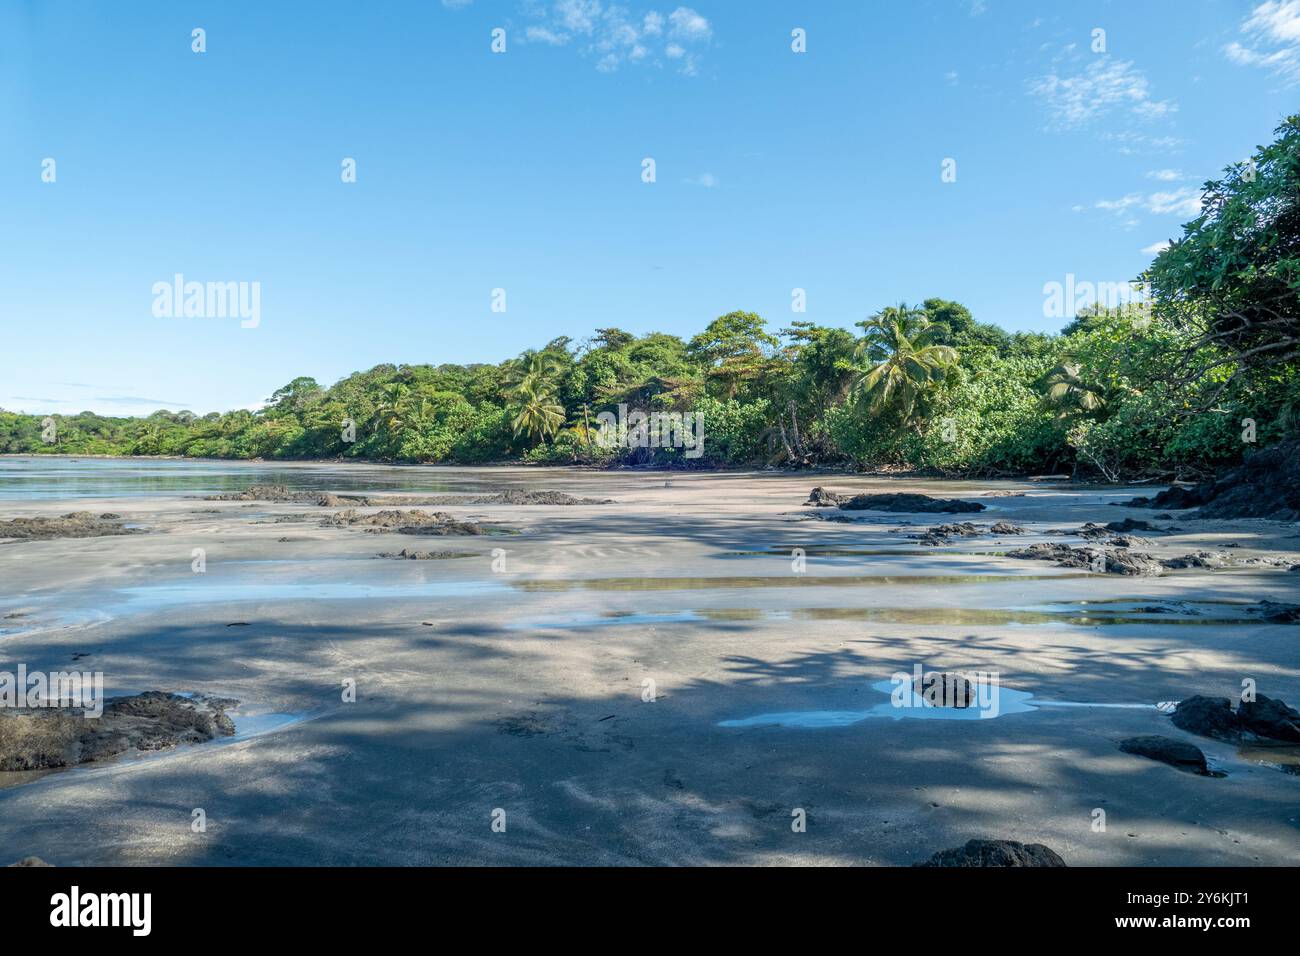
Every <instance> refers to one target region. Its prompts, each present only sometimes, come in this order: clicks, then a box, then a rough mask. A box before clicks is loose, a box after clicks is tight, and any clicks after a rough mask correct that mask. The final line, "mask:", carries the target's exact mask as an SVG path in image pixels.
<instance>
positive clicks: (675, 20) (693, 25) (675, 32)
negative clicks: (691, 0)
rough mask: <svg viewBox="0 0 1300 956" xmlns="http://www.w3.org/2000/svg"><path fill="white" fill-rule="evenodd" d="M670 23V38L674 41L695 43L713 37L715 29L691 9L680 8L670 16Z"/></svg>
mask: <svg viewBox="0 0 1300 956" xmlns="http://www.w3.org/2000/svg"><path fill="white" fill-rule="evenodd" d="M668 23H669V25H670V26H671V29H670V30H669V31H668V33H669V36H671V37H672V38H673V39H674V40H686V41H688V42H692V43H693V42H698V41H700V40H707V39H709V37H711V36H713V27H711V26H710V25H709V21H708V20H706V19H704V17H702V16H700V15H699V14H698V13H696V12H695V11H694V10H692V9H691V8H690V7H678V8H677V9H676V10H674V11H673V12H672V13H670V14H668Z"/></svg>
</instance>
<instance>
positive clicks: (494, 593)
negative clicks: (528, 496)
mask: <svg viewBox="0 0 1300 956" xmlns="http://www.w3.org/2000/svg"><path fill="white" fill-rule="evenodd" d="M248 467H249V468H250V469H251V468H254V467H256V468H258V469H260V472H266V471H267V470H268V469H272V470H277V471H278V472H279V473H291V472H293V471H294V470H295V468H301V469H307V468H311V469H314V470H313V471H312V474H313V480H314V481H317V482H320V483H322V484H323V485H324V486H328V484H329V482H328V475H325V476H323V477H322V473H321V468H322V466H319V465H315V466H266V465H258V466H252V465H250V466H248ZM337 470H338V473H339V475H340V482H339V487H340V488H346V489H347V490H358V491H374V492H378V493H380V494H382V493H384V492H385V491H391V490H393V488H395V487H399V483H398V482H390V481H383V482H379V481H376V482H375V483H374V485H373V486H372V487H369V488H367V487H366V482H365V481H364V480H363V478H364V476H365V475H371V476H374V475H379V474H381V473H382V472H384V469H379V468H367V469H365V470H364V471H359V470H356V469H355V468H353V467H352V466H338V469H337ZM392 471H393V472H395V473H397V474H399V475H400V490H401V492H402V493H403V494H408V495H409V494H412V493H415V492H417V491H418V486H419V484H420V482H421V481H424V480H426V479H427V487H428V489H429V490H430V493H445V492H446V491H447V490H448V489H451V490H454V491H457V492H461V491H465V492H472V493H478V492H482V491H484V490H504V489H508V488H510V489H523V490H550V491H560V492H565V493H568V494H571V495H575V496H581V497H596V498H612V499H614V501H615V503H614V504H609V505H582V506H550V505H539V506H521V505H496V504H470V505H463V506H461V505H439V506H438V509H437V510H439V511H446V512H449V513H450V514H452V515H453V516H455V517H456V518H457V519H459V520H465V521H473V522H480V523H482V524H484V525H488V526H491V527H493V528H501V529H507V530H509V531H511V532H514V533H509V534H489V535H476V536H447V535H443V536H439V537H436V538H422V537H421V536H419V535H404V534H403V535H398V534H375V533H366V532H365V531H363V530H360V529H358V528H340V527H322V526H321V520H322V519H323V518H325V517H327V516H328V515H329V514H331V513H332V512H334V511H336V510H338V509H332V508H321V507H317V506H315V505H312V504H305V503H292V504H279V503H265V502H246V501H205V500H202V499H201V498H198V497H194V496H189V495H182V494H175V493H170V492H167V493H164V494H159V495H152V496H146V495H129V496H121V497H111V498H78V499H76V500H75V501H73V500H57V499H42V500H35V499H18V500H6V501H4V502H2V503H0V504H2V505H3V507H2V508H0V518H14V517H28V516H40V515H46V516H54V515H60V514H65V513H68V512H70V511H74V510H87V511H91V512H93V513H96V514H98V513H101V512H109V513H114V514H120V515H121V516H122V518H123V519H124V520H125V521H126V522H127V523H129V524H130V525H132V526H138V527H140V528H142V529H144V531H143V532H142V533H136V534H131V535H126V536H118V537H104V538H77V539H70V538H64V539H55V540H47V541H18V542H0V581H3V582H4V583H3V587H2V588H0V668H3V669H10V670H12V669H13V668H14V667H16V665H17V663H18V662H24V663H26V665H27V666H28V668H29V670H36V669H40V670H57V669H67V668H69V667H72V666H73V664H74V662H73V655H74V654H83V655H89V656H86V657H82V658H80V659H79V660H77V661H76V662H75V666H77V667H78V668H79V669H83V670H84V669H93V670H97V671H103V672H104V675H105V682H106V685H107V686H106V690H107V692H108V693H110V694H113V693H134V692H139V691H142V690H167V691H183V692H195V693H206V694H211V695H215V696H221V697H232V698H237V699H238V700H239V701H241V705H240V709H239V710H237V711H236V712H234V714H233V715H232V716H233V717H234V718H235V721H236V727H237V730H238V731H239V732H237V734H236V736H235V737H234V738H232V739H230V740H226V741H221V742H213V743H209V744H202V745H196V746H192V747H185V748H180V749H176V750H172V751H168V752H165V753H162V754H156V755H150V756H143V757H130V756H128V757H125V758H119V759H116V760H114V761H111V762H107V763H103V764H93V765H88V766H85V767H82V768H78V769H74V770H67V771H58V772H54V773H48V774H44V775H40V776H37V777H34V778H33V777H30V776H28V777H23V778H22V779H17V778H13V779H5V776H4V775H0V788H3V789H0V860H3V859H8V860H16V859H20V858H22V857H25V856H30V855H36V856H40V857H42V858H44V859H46V860H48V861H50V862H52V863H55V864H58V865H75V864H85V865H113V864H182V865H187V864H199V865H202V864H248V865H255V864H284V865H295V864H308V865H311V864H460V863H485V864H550V863H575V864H692V863H699V864H869V865H870V864H884V865H901V864H910V863H912V862H915V861H918V860H922V859H925V858H927V857H929V856H930V855H931V854H932V853H934V852H935V851H937V850H940V849H943V848H945V847H953V846H958V845H960V844H962V843H964V842H965V841H966V840H968V839H971V838H990V839H997V838H1002V839H1012V840H1020V841H1024V842H1037V843H1045V844H1047V845H1048V846H1050V847H1051V848H1053V849H1054V850H1056V851H1057V852H1058V853H1060V854H1061V856H1062V857H1063V858H1064V859H1065V861H1066V862H1067V863H1069V864H1070V865H1076V866H1078V865H1106V864H1110V865H1123V866H1130V865H1131V866H1141V865H1175V866H1182V865H1192V866H1194V865H1279V864H1296V863H1300V777H1297V776H1295V775H1294V774H1293V773H1288V772H1284V770H1282V769H1279V766H1294V763H1295V756H1294V752H1293V751H1290V750H1287V751H1285V752H1284V751H1281V750H1279V751H1276V753H1277V754H1278V756H1277V759H1276V760H1270V759H1269V756H1270V751H1268V749H1267V748H1263V749H1261V748H1251V749H1248V750H1245V751H1241V752H1239V748H1237V747H1236V746H1233V745H1230V744H1226V743H1221V742H1218V741H1214V740H1208V739H1203V738H1198V737H1192V736H1190V735H1187V734H1184V733H1183V732H1182V731H1179V730H1177V729H1176V728H1174V727H1172V725H1171V724H1170V722H1169V719H1168V717H1167V716H1165V715H1163V714H1161V713H1159V712H1158V711H1157V710H1156V709H1155V708H1154V706H1152V705H1154V704H1155V703H1156V702H1158V701H1167V700H1178V699H1180V698H1184V697H1188V696H1191V695H1193V694H1197V693H1201V694H1215V695H1221V696H1235V695H1236V694H1237V693H1239V691H1240V688H1241V681H1242V680H1243V678H1252V679H1254V680H1255V681H1256V682H1257V685H1258V689H1259V691H1260V693H1264V694H1267V695H1269V696H1272V697H1280V698H1283V699H1285V700H1287V701H1288V702H1289V703H1291V704H1292V705H1293V706H1295V705H1300V628H1298V627H1297V626H1296V625H1285V624H1272V623H1268V622H1263V621H1261V620H1260V619H1259V617H1258V615H1254V614H1252V613H1250V610H1251V608H1252V607H1254V606H1255V605H1256V604H1257V603H1258V602H1259V601H1261V600H1264V599H1269V600H1273V601H1280V602H1290V603H1300V574H1295V573H1288V572H1286V571H1278V570H1226V571H1208V570H1196V569H1194V570H1185V571H1171V572H1168V573H1166V574H1164V575H1161V576H1159V577H1121V576H1117V575H1110V574H1091V573H1087V572H1080V571H1078V570H1069V569H1064V568H1057V567H1055V566H1053V565H1052V564H1050V563H1046V562H1038V561H1022V560H1015V559H1013V558H1008V557H1006V556H1005V554H1004V553H1003V552H1005V551H1007V550H1010V549H1013V548H1021V547H1026V546H1028V545H1030V544H1033V543H1035V542H1039V541H1068V542H1070V543H1072V544H1084V543H1085V542H1083V541H1080V540H1078V539H1072V538H1069V537H1066V536H1064V535H1060V534H1054V535H1048V534H1045V533H1044V532H1046V531H1047V530H1048V529H1059V528H1067V529H1073V528H1077V527H1079V526H1080V525H1082V524H1083V523H1084V522H1086V521H1096V522H1107V521H1115V520H1120V519H1123V518H1125V517H1134V518H1138V519H1144V520H1151V521H1154V522H1155V523H1156V524H1162V525H1163V524H1172V525H1175V526H1177V527H1179V528H1180V529H1182V533H1180V534H1175V535H1169V536H1146V535H1143V536H1144V537H1149V539H1150V541H1151V545H1150V546H1149V547H1146V546H1144V547H1143V548H1142V550H1144V551H1148V552H1149V553H1152V554H1153V555H1155V556H1156V557H1158V558H1166V557H1172V556H1175V555H1181V554H1185V553H1187V552H1190V551H1196V550H1202V549H1206V550H1218V549H1221V548H1223V546H1224V545H1225V544H1228V543H1236V544H1239V545H1240V548H1236V549H1231V551H1232V553H1233V554H1236V555H1239V556H1250V555H1283V554H1286V555H1292V556H1294V557H1295V558H1296V560H1297V561H1298V562H1300V537H1296V536H1297V534H1300V528H1297V527H1296V526H1293V525H1287V524H1281V523H1277V522H1268V521H1237V522H1223V521H1197V520H1194V519H1190V518H1188V517H1186V516H1185V515H1184V514H1182V513H1178V512H1175V513H1174V518H1173V520H1171V521H1162V520H1159V519H1155V518H1154V516H1153V515H1152V513H1151V512H1149V511H1142V510H1137V509H1126V508H1120V507H1111V506H1110V503H1111V502H1119V501H1125V500H1127V499H1128V498H1130V497H1132V496H1133V495H1135V494H1145V493H1149V491H1150V489H1149V488H1141V489H1134V488H1128V489H1125V488H1113V487H1100V486H1064V485H1044V484H1034V483H1017V482H990V483H978V482H937V481H924V480H910V479H909V480H883V479H866V478H851V477H850V478H844V477H837V476H830V475H817V476H799V475H784V474H782V475H765V474H764V475H757V474H709V473H702V474H663V473H630V472H612V473H599V472H582V471H571V470H563V469H547V470H538V469H518V468H516V469H503V468H491V469H433V468H427V469H411V468H406V469H393V470H392ZM413 484H414V485H415V486H416V487H415V489H414V490H413V487H412V485H413ZM813 485H824V486H825V487H827V488H830V489H833V490H836V491H851V492H882V493H883V492H895V491H906V492H923V493H929V494H933V495H937V496H943V497H960V498H965V499H968V500H978V501H981V502H982V503H983V504H985V505H986V506H987V510H986V511H983V512H981V513H979V514H973V515H963V516H961V518H962V520H970V521H973V522H974V523H975V524H977V525H980V526H987V525H991V524H993V523H994V522H996V521H1000V520H1007V521H1011V522H1014V523H1016V524H1019V525H1023V526H1025V527H1026V528H1027V529H1028V530H1029V531H1030V532H1031V533H1030V534H1026V535H1018V536H1008V537H1005V538H997V537H993V536H989V535H981V536H978V537H969V538H962V539H959V540H954V542H953V543H952V544H950V545H947V546H939V547H930V548H920V547H918V546H917V541H916V540H914V539H911V538H908V537H907V535H908V534H910V533H920V532H923V531H924V530H925V529H926V528H928V527H931V526H934V525H937V524H942V523H944V522H945V521H948V520H951V519H950V518H949V516H943V515H906V514H877V513H869V512H854V513H852V514H851V517H852V518H853V519H854V520H853V521H852V522H851V523H839V522H829V521H821V520H813V519H812V518H811V517H810V515H811V513H812V512H813V511H814V509H812V508H804V507H801V503H802V502H803V501H804V500H805V499H806V498H807V496H808V492H809V490H810V489H811V487H812V486H813ZM993 491H1000V492H1004V491H1018V492H1024V493H1025V496H1024V497H1005V496H989V497H984V495H986V493H988V492H993ZM361 510H362V511H368V510H378V508H375V509H361ZM845 514H849V513H847V512H846V513H845ZM281 519H284V520H281ZM1138 533H1139V534H1142V533H1141V532H1138ZM403 547H409V548H412V549H419V550H427V551H435V552H436V551H440V550H449V551H454V552H461V553H464V552H470V553H472V554H473V556H472V557H463V558H456V559H436V558H435V559H431V560H403V559H394V558H380V557H377V555H378V554H379V553H381V552H397V551H400V550H401V549H402V548H403ZM194 548H203V549H204V550H205V552H206V571H205V572H204V573H202V574H196V573H194V572H193V571H192V570H191V563H192V561H193V560H194V558H193V553H192V549H194ZM793 548H803V549H805V552H806V559H805V560H806V566H805V568H804V569H803V571H802V572H797V571H795V570H794V569H793V568H792V558H791V556H790V550H791V549H793ZM494 549H503V550H504V552H505V554H504V569H502V566H501V559H502V556H501V555H500V554H498V555H497V556H496V559H495V560H496V569H494V566H493V565H494V556H493V550H494ZM9 614H18V615H20V616H18V617H8V616H7V615H9ZM232 624H239V625H242V626H228V625H232ZM916 664H920V665H922V666H923V667H924V668H925V669H926V670H946V671H955V670H970V671H995V672H997V673H998V674H999V677H1000V681H1001V685H1002V687H1003V688H1005V689H1008V690H1014V691H1019V692H1024V693H1027V694H1030V695H1032V696H1033V699H1032V700H1031V701H1030V703H1031V704H1033V703H1035V702H1040V703H1041V702H1043V701H1054V702H1064V703H1066V704H1078V703H1091V704H1099V705H1135V706H1092V707H1078V706H1052V705H1048V706H1038V707H1036V708H1035V709H1030V710H1022V709H1020V708H1010V709H1009V710H1008V712H1006V713H1003V714H1002V715H1001V716H999V717H997V718H995V719H974V720H971V719H962V720H938V719H910V718H908V717H903V718H901V719H888V718H884V719H882V718H879V717H867V718H864V719H862V720H858V721H853V722H847V723H844V722H839V723H835V722H832V723H831V724H830V725H813V726H800V725H798V722H797V721H792V722H789V723H785V724H782V723H779V722H778V723H771V722H756V721H755V720H754V718H758V717H760V716H763V715H773V714H789V713H801V714H808V713H818V712H827V711H830V712H838V713H855V712H870V711H872V710H873V708H876V707H877V705H879V704H881V703H885V702H887V701H888V697H887V696H886V695H885V694H883V693H882V692H881V691H880V690H878V689H876V688H873V686H872V685H878V684H880V682H882V681H887V680H888V679H889V677H890V675H891V674H893V673H895V672H897V671H908V672H910V671H911V670H912V668H913V666H914V665H916ZM347 680H354V681H355V682H356V687H357V700H356V701H355V702H353V703H345V702H344V701H343V700H342V699H341V697H342V692H343V686H342V685H343V682H344V681H347ZM647 681H653V688H654V690H655V697H656V699H654V700H653V701H645V700H643V695H645V694H646V689H647V687H648V686H649V685H647V684H646V683H645V682H647ZM1145 734H1164V735H1166V736H1170V737H1174V738H1176V739H1179V740H1188V741H1190V742H1193V743H1195V744H1196V745H1197V746H1199V747H1200V748H1201V749H1202V750H1203V751H1205V753H1206V755H1207V756H1208V758H1209V760H1210V763H1211V766H1212V767H1213V768H1215V769H1217V770H1221V771H1224V772H1225V773H1226V774H1227V775H1226V776H1225V777H1223V778H1219V779H1216V778H1206V777H1199V776H1194V775H1190V774H1184V773H1179V772H1178V771H1176V770H1174V769H1173V768H1171V767H1168V766H1165V765H1163V764H1159V763H1156V762H1154V761H1150V760H1145V759H1143V758H1140V757H1135V756H1131V755H1128V754H1124V753H1121V752H1120V751H1119V750H1118V749H1117V746H1116V745H1117V742H1118V741H1119V740H1120V739H1122V738H1125V737H1131V736H1137V735H1145ZM1261 753H1262V754H1263V756H1261ZM1271 763H1276V764H1278V765H1279V766H1272V765H1270V764H1271ZM9 776H10V777H13V775H9ZM195 808H203V810H204V811H205V814H206V818H207V829H206V832H203V833H195V832H193V831H192V829H191V820H192V811H193V810H194V809H195ZM797 808H801V809H803V810H804V811H806V814H807V830H806V832H803V833H798V832H793V831H792V828H791V821H792V811H794V810H795V809H797ZM1097 808H1100V809H1103V810H1105V814H1106V823H1107V826H1106V829H1105V831H1104V832H1097V831H1096V830H1094V819H1095V815H1094V810H1095V809H1097ZM497 809H502V810H504V811H505V821H506V827H505V832H503V833H502V832H494V831H493V828H492V822H493V811H494V810H497Z"/></svg>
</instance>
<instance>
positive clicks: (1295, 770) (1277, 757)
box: [1237, 744, 1300, 777]
mask: <svg viewBox="0 0 1300 956" xmlns="http://www.w3.org/2000/svg"><path fill="white" fill-rule="evenodd" d="M1237 756H1238V757H1239V758H1240V759H1242V760H1245V761H1246V762H1247V763H1253V764H1259V765H1261V766H1264V767H1271V768H1273V769H1274V770H1281V771H1282V772H1283V773H1287V774H1290V775H1291V776H1293V777H1300V746H1296V745H1294V744H1275V745H1252V746H1248V747H1239V748H1238V749H1237Z"/></svg>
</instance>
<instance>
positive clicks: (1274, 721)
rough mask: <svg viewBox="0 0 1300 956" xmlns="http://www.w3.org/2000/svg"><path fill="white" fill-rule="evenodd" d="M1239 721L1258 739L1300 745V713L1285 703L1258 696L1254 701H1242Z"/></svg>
mask: <svg viewBox="0 0 1300 956" xmlns="http://www.w3.org/2000/svg"><path fill="white" fill-rule="evenodd" d="M1237 720H1238V721H1239V722H1240V724H1241V727H1242V729H1243V730H1245V731H1248V732H1249V733H1252V734H1254V735H1255V736H1257V737H1264V738H1267V739H1268V740H1285V741H1286V742H1287V743H1292V744H1300V711H1297V710H1296V709H1295V708H1294V707H1288V706H1287V705H1286V704H1285V703H1284V702H1283V701H1280V700H1275V699H1274V698H1272V697H1265V696H1264V695H1263V694H1258V695H1256V697H1255V699H1254V700H1247V701H1242V703H1241V706H1240V707H1238V708H1237Z"/></svg>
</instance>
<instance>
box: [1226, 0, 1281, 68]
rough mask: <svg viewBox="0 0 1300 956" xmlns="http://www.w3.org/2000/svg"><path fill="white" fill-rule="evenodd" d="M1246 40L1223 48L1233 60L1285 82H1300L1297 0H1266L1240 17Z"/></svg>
mask: <svg viewBox="0 0 1300 956" xmlns="http://www.w3.org/2000/svg"><path fill="white" fill-rule="evenodd" d="M1241 32H1242V33H1243V34H1245V35H1246V37H1247V40H1246V43H1244V44H1243V43H1240V42H1238V41H1237V40H1233V41H1232V42H1231V43H1229V44H1227V45H1226V46H1225V47H1224V48H1223V53H1224V55H1225V56H1226V57H1227V58H1228V59H1229V60H1231V61H1232V62H1233V63H1238V64H1241V65H1242V66H1254V67H1259V68H1261V69H1265V70H1268V71H1269V72H1270V73H1272V74H1274V75H1275V76H1277V77H1280V78H1281V79H1282V80H1283V81H1285V82H1286V84H1287V85H1288V86H1290V85H1293V84H1296V83H1300V0H1267V2H1265V3H1261V4H1258V5H1257V6H1255V7H1254V9H1252V10H1251V12H1250V15H1249V16H1248V17H1246V19H1245V20H1243V21H1242V24H1241Z"/></svg>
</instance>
